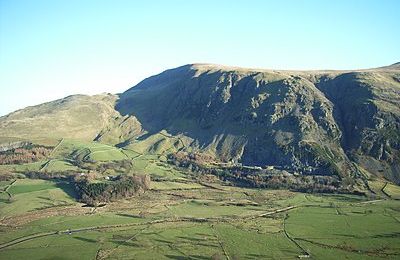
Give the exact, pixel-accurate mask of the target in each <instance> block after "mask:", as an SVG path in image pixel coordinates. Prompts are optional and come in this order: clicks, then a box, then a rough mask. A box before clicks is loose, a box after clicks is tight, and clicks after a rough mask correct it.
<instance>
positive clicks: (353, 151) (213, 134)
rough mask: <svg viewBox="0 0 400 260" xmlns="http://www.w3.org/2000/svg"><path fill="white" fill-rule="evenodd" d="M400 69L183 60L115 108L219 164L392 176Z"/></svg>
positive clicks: (130, 92)
mask: <svg viewBox="0 0 400 260" xmlns="http://www.w3.org/2000/svg"><path fill="white" fill-rule="evenodd" d="M399 75H400V72H399V70H398V68H397V67H395V66H394V67H386V68H382V69H375V70H365V71H353V72H336V71H334V72H328V71H316V72H291V71H265V70H247V69H240V68H230V67H221V66H214V65H188V66H183V67H180V68H177V69H173V70H170V71H166V72H164V73H161V74H160V75H157V76H154V77H151V78H149V79H146V80H144V81H143V82H141V83H140V84H138V85H137V86H135V87H133V88H131V89H129V90H128V91H126V92H125V93H123V94H122V95H121V96H120V100H119V101H118V103H117V106H116V107H117V110H119V111H120V112H121V113H123V114H129V115H134V116H135V117H136V118H137V119H138V120H139V121H140V122H141V123H142V125H143V127H144V129H146V130H147V131H149V132H150V133H156V132H158V131H160V130H162V129H165V130H167V131H168V132H169V133H171V134H173V135H183V136H185V137H187V138H189V139H190V140H191V145H190V150H198V151H201V152H205V153H208V154H212V155H214V156H215V157H217V158H219V159H220V160H222V161H239V162H241V163H243V164H246V165H257V166H265V165H278V166H282V167H286V168H291V169H293V170H294V171H300V172H301V171H307V173H311V174H338V175H340V174H343V173H344V172H347V173H348V174H350V175H356V174H357V173H359V170H357V167H355V166H354V164H353V163H357V164H359V166H361V167H363V168H365V169H366V170H367V171H370V172H372V173H374V174H378V175H382V174H383V175H385V176H386V177H388V178H390V179H392V180H396V181H398V180H399V174H398V172H399V135H400V127H399V122H400V112H399V107H400V106H399V104H400V94H399V91H400V83H399V78H400V76H399Z"/></svg>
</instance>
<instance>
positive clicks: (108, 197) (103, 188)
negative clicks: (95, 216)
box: [75, 175, 150, 206]
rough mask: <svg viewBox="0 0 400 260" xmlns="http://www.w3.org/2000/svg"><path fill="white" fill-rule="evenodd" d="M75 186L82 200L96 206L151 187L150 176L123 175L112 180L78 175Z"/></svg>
mask: <svg viewBox="0 0 400 260" xmlns="http://www.w3.org/2000/svg"><path fill="white" fill-rule="evenodd" d="M75 187H76V190H77V192H78V195H79V197H80V199H81V201H82V202H84V203H86V204H88V205H91V206H96V205H98V204H100V203H105V202H110V201H115V200H118V199H121V198H126V197H131V196H133V195H136V194H140V193H143V192H144V191H146V190H148V189H149V188H150V176H149V175H133V176H128V175H121V176H118V177H117V178H116V179H114V180H112V181H92V180H90V179H88V178H86V177H85V176H77V177H76V178H75Z"/></svg>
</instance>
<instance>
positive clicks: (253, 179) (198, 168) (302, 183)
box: [168, 153, 347, 193]
mask: <svg viewBox="0 0 400 260" xmlns="http://www.w3.org/2000/svg"><path fill="white" fill-rule="evenodd" d="M168 162H169V163H170V164H173V165H175V166H177V167H179V168H184V169H186V170H188V171H189V172H192V173H194V174H195V175H197V177H201V176H204V175H210V174H211V175H214V176H216V177H218V179H220V180H222V181H224V182H225V183H227V184H230V185H235V186H240V187H250V188H271V189H290V190H294V191H301V192H322V193H323V192H341V191H343V192H347V190H345V188H344V187H343V185H341V179H340V178H339V177H338V176H335V175H333V176H328V175H302V174H300V175H295V174H291V173H289V172H287V171H284V170H276V171H272V172H271V171H266V170H259V169H251V168H245V167H240V166H232V167H218V166H211V165H206V164H201V163H199V162H198V161H196V160H195V157H193V156H189V155H187V156H185V155H184V154H182V153H180V154H171V155H169V157H168Z"/></svg>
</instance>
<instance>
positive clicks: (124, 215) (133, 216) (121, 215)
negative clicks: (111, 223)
mask: <svg viewBox="0 0 400 260" xmlns="http://www.w3.org/2000/svg"><path fill="white" fill-rule="evenodd" d="M115 215H117V216H120V217H128V218H141V217H140V216H138V215H131V214H125V213H117V214H115Z"/></svg>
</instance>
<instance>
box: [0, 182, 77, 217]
mask: <svg viewBox="0 0 400 260" xmlns="http://www.w3.org/2000/svg"><path fill="white" fill-rule="evenodd" d="M8 191H9V192H10V194H11V195H12V199H11V202H8V201H7V202H5V201H3V202H0V215H1V216H3V217H9V216H14V215H19V214H23V213H26V212H29V211H32V210H37V209H43V208H48V207H54V206H59V205H69V204H72V203H75V200H74V199H73V198H72V197H71V195H72V194H73V191H72V190H71V188H70V187H68V184H65V183H64V184H63V183H56V182H52V181H45V180H29V179H24V180H17V181H16V182H15V183H14V184H13V185H12V186H11V187H10V188H9V189H8Z"/></svg>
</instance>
